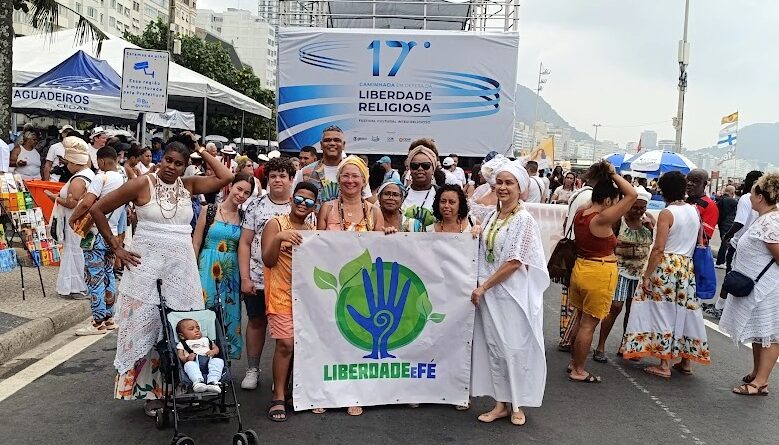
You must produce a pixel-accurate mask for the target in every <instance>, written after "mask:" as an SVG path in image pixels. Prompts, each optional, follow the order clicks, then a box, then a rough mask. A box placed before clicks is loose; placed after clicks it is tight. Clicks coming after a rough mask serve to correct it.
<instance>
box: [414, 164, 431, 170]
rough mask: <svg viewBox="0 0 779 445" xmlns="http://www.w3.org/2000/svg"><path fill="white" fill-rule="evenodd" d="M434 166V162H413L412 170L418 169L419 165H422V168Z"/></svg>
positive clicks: (426, 168)
mask: <svg viewBox="0 0 779 445" xmlns="http://www.w3.org/2000/svg"><path fill="white" fill-rule="evenodd" d="M432 166H433V163H432V162H412V163H411V170H417V169H419V167H422V170H430V167H432Z"/></svg>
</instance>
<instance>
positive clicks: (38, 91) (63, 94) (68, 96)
mask: <svg viewBox="0 0 779 445" xmlns="http://www.w3.org/2000/svg"><path fill="white" fill-rule="evenodd" d="M93 99H94V98H93V97H92V96H90V95H89V94H82V93H76V92H71V91H67V90H52V89H50V88H14V95H13V107H14V108H17V107H18V108H33V107H35V108H47V109H50V108H54V109H61V110H67V111H86V110H89V109H90V104H91V103H92V102H93Z"/></svg>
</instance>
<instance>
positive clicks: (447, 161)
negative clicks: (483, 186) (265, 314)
mask: <svg viewBox="0 0 779 445" xmlns="http://www.w3.org/2000/svg"><path fill="white" fill-rule="evenodd" d="M441 165H442V166H443V167H444V168H443V171H444V175H446V183H447V184H450V185H459V186H460V187H462V186H463V185H465V182H464V180H463V181H461V180H460V178H459V177H458V176H457V173H456V172H455V169H456V168H457V164H456V163H455V162H454V159H452V158H451V157H446V158H444V161H443V162H442V163H441ZM463 176H464V175H463ZM463 179H464V178H463Z"/></svg>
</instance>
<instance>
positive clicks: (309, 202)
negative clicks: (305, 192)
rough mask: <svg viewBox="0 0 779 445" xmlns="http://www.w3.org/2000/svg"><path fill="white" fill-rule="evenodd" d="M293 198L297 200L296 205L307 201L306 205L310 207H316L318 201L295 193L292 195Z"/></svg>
mask: <svg viewBox="0 0 779 445" xmlns="http://www.w3.org/2000/svg"><path fill="white" fill-rule="evenodd" d="M292 199H293V201H294V202H295V205H296V206H299V205H300V204H303V203H305V204H306V207H307V208H309V209H310V208H311V207H314V204H316V201H314V200H313V199H311V198H304V197H303V196H300V195H295V196H293V197H292Z"/></svg>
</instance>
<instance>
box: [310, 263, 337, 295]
mask: <svg viewBox="0 0 779 445" xmlns="http://www.w3.org/2000/svg"><path fill="white" fill-rule="evenodd" d="M314 283H315V284H316V286H317V287H318V288H320V289H322V290H329V289H332V290H334V291H336V292H338V281H336V279H335V275H333V274H331V273H330V272H327V271H324V270H322V269H320V268H318V267H315V268H314Z"/></svg>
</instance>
